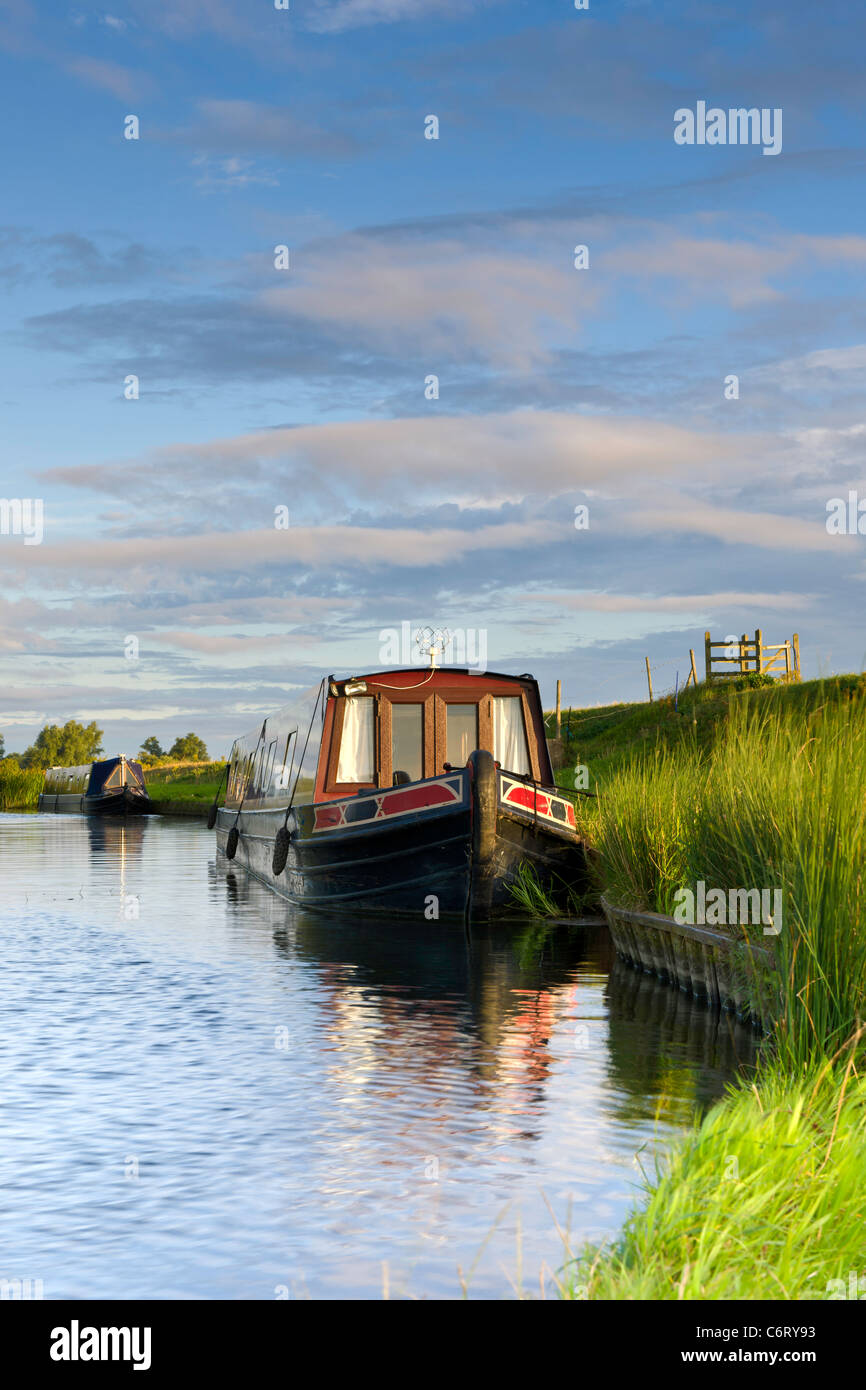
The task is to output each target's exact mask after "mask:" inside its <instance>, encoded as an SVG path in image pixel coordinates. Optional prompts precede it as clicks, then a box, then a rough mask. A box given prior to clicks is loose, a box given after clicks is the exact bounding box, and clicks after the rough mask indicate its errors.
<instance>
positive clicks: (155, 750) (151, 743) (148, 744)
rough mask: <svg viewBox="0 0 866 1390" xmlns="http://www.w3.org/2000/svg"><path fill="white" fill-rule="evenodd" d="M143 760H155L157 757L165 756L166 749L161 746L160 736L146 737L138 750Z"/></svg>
mask: <svg viewBox="0 0 866 1390" xmlns="http://www.w3.org/2000/svg"><path fill="white" fill-rule="evenodd" d="M138 753H139V757H140V758H141V760H142V762H154V761H155V760H156V759H157V758H164V757H165V751H164V750H163V749H162V748H160V746H159V739H158V738H153V737H152V736H151V738H146V739H145V740H144V742H143V743H142V745H141V747H140V748H139V750H138Z"/></svg>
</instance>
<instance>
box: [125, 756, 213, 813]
mask: <svg viewBox="0 0 866 1390" xmlns="http://www.w3.org/2000/svg"><path fill="white" fill-rule="evenodd" d="M224 768H225V763H224V762H210V763H170V764H165V763H163V764H162V765H160V766H159V767H152V768H147V767H146V768H145V769H144V780H145V782H146V783H147V789H148V791H149V792H150V795H151V797H152V798H153V800H154V801H202V802H208V803H209V802H211V801H213V799H214V797H215V796H216V794H217V791H218V789H219V784H220V779H221V777H222V774H223V769H224Z"/></svg>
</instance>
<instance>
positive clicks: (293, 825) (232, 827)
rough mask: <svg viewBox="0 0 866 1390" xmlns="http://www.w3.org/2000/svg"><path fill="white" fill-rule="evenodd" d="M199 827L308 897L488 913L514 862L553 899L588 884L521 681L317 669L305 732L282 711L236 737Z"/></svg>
mask: <svg viewBox="0 0 866 1390" xmlns="http://www.w3.org/2000/svg"><path fill="white" fill-rule="evenodd" d="M317 722H318V723H319V727H320V734H319V736H318V738H317V739H316V740H315V742H316V743H317V751H316V750H315V749H310V750H309V752H308V745H307V744H304V736H305V734H306V735H307V740H308V742H309V740H310V737H311V734H312V731H313V727H314V725H315V724H316V723H317ZM301 744H304V747H303V748H300V745H301ZM308 758H309V760H308ZM211 823H212V824H215V825H216V835H217V846H218V849H219V850H220V851H221V852H222V854H224V855H225V856H226V857H227V858H228V859H229V860H230V861H232V862H233V863H234V864H237V865H242V866H243V867H244V868H245V869H247V870H248V871H249V872H250V873H252V874H254V875H255V876H256V877H257V878H259V879H261V880H262V881H263V882H264V883H266V884H268V885H269V886H270V887H271V888H273V889H274V890H275V891H276V892H277V893H280V894H281V895H282V896H283V897H285V898H288V899H289V900H290V901H292V902H296V903H301V904H303V905H304V906H308V907H322V908H328V909H333V908H335V907H340V906H341V905H344V906H345V907H347V908H350V909H351V910H352V911H353V912H356V913H357V912H365V913H374V914H377V915H381V914H385V913H393V914H399V915H401V916H405V915H407V914H408V915H413V914H423V915H424V916H425V917H427V918H428V919H431V920H432V919H436V918H445V919H452V920H453V919H460V920H464V921H483V920H489V919H492V918H496V917H498V916H502V915H505V914H509V913H510V914H514V913H515V912H516V910H517V909H516V907H515V902H514V898H513V896H512V894H511V892H510V887H511V885H512V884H513V883H514V881H515V878H516V876H517V872H518V869H519V867H520V865H521V864H523V863H525V862H527V861H528V862H529V863H530V864H531V865H532V866H533V867H534V869H535V870H536V873H537V876H538V879H539V881H540V882H541V884H542V885H543V886H544V887H545V888H546V889H547V891H548V892H549V893H550V894H551V896H552V897H553V898H554V900H562V901H563V904H565V902H566V899H567V890H568V889H569V888H575V889H577V890H578V891H580V890H582V889H583V888H584V887H585V885H586V878H587V872H586V870H587V862H586V850H585V845H584V842H583V841H582V839H581V838H580V836H579V835H578V833H577V828H576V820H575V813H574V805H573V802H572V800H571V799H570V797H569V796H568V795H566V794H563V793H562V792H561V791H560V790H558V789H557V788H556V786H555V784H554V777H553V769H552V767H551V763H550V756H549V752H548V747H547V742H546V738H545V730H544V719H543V714H542V708H541V701H540V698H539V693H538V686H537V684H536V682H535V680H534V679H533V678H532V676H526V675H524V676H508V675H497V674H494V673H490V672H485V673H484V674H482V675H479V674H478V673H477V672H472V671H470V670H465V669H454V668H448V667H446V668H440V669H438V670H437V669H432V670H427V671H424V670H423V669H419V668H417V667H416V668H411V669H408V670H405V669H404V670H395V671H382V672H379V673H376V674H374V675H368V676H362V677H353V678H351V679H350V680H335V679H334V678H333V677H329V678H328V679H327V681H323V682H322V685H321V686H320V690H319V696H318V697H317V713H316V715H315V716H314V718H313V719H312V720H310V722H309V726H307V725H306V723H303V724H302V723H301V722H300V721H299V720H298V719H297V718H296V717H294V716H293V715H292V712H291V711H290V710H289V709H286V710H283V711H280V712H279V713H277V714H276V715H274V716H272V717H271V718H269V719H267V720H265V722H264V724H263V725H262V727H261V729H260V730H256V731H254V732H253V733H252V734H251V735H249V736H247V737H245V738H241V739H238V740H237V741H236V743H235V744H234V747H233V749H232V754H231V759H230V762H229V765H228V777H227V784H226V796H225V802H224V805H222V806H221V807H219V809H218V810H217V809H216V807H214V809H213V811H212V815H211Z"/></svg>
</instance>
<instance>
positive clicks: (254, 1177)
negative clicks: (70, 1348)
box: [0, 815, 755, 1299]
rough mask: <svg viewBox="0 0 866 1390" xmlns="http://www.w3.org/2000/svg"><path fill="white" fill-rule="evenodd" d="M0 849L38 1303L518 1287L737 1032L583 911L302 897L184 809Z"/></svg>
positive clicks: (9, 1228) (726, 1062)
mask: <svg viewBox="0 0 866 1390" xmlns="http://www.w3.org/2000/svg"><path fill="white" fill-rule="evenodd" d="M0 855H2V858H0V864H2V884H3V892H2V905H0V931H2V972H0V1006H2V1007H0V1018H2V1025H0V1026H2V1036H0V1277H5V1278H30V1279H42V1281H43V1286H44V1293H45V1297H46V1298H58V1297H70V1298H79V1297H80V1298H105V1297H109V1298H111V1297H141V1298H160V1297H167V1298H244V1299H249V1298H262V1299H272V1298H274V1297H275V1296H276V1290H277V1289H281V1290H283V1291H284V1292H283V1296H285V1291H287V1294H288V1296H289V1297H293V1298H295V1297H297V1298H304V1297H310V1296H312V1297H322V1296H337V1297H357V1296H362V1297H372V1298H379V1297H381V1296H382V1293H383V1288H384V1287H385V1286H386V1284H387V1288H388V1291H389V1293H390V1296H391V1297H399V1296H406V1295H410V1296H433V1297H449V1298H450V1297H457V1296H459V1295H460V1290H461V1285H460V1275H459V1271H460V1270H462V1271H463V1275H464V1277H465V1278H466V1280H467V1282H468V1285H469V1295H470V1296H472V1295H475V1296H494V1297H509V1296H510V1295H511V1291H512V1286H513V1285H514V1284H516V1283H517V1282H518V1281H519V1280H520V1279H521V1270H522V1281H523V1285H524V1287H525V1288H526V1289H527V1290H530V1291H531V1290H534V1291H535V1292H536V1293H537V1292H538V1291H539V1272H540V1271H541V1269H542V1267H543V1266H546V1268H547V1269H548V1270H549V1269H553V1270H559V1269H560V1267H561V1265H562V1263H563V1260H564V1258H565V1255H564V1248H563V1244H562V1241H561V1239H560V1237H559V1235H558V1234H557V1229H556V1224H555V1221H554V1217H555V1218H556V1222H558V1223H559V1225H560V1227H561V1228H562V1229H563V1231H566V1230H567V1231H568V1232H569V1233H570V1238H571V1240H572V1241H573V1242H576V1243H579V1241H580V1240H581V1239H582V1238H584V1237H590V1238H600V1237H601V1236H603V1235H607V1234H610V1233H612V1232H615V1231H616V1229H617V1228H618V1226H619V1225H620V1223H621V1221H622V1219H623V1217H624V1215H625V1213H626V1211H627V1209H628V1206H629V1205H630V1202H631V1200H632V1199H633V1197H634V1194H635V1191H636V1188H637V1185H638V1184H639V1182H640V1165H641V1164H642V1165H643V1166H644V1168H645V1169H646V1170H647V1171H651V1169H652V1166H653V1161H654V1157H653V1156H654V1153H656V1152H658V1151H659V1150H660V1149H662V1148H663V1147H664V1146H665V1145H666V1144H668V1143H670V1141H671V1138H672V1137H674V1136H676V1135H677V1134H678V1133H679V1132H680V1131H681V1130H682V1128H683V1127H684V1126H686V1125H688V1124H689V1123H690V1121H691V1118H692V1116H693V1115H694V1113H695V1110H696V1108H698V1107H701V1106H705V1105H706V1104H708V1103H709V1102H710V1101H712V1100H713V1099H714V1098H715V1097H716V1096H718V1095H719V1094H720V1093H721V1092H722V1090H723V1088H724V1085H725V1083H726V1081H727V1080H729V1079H730V1077H731V1076H732V1074H733V1071H734V1069H735V1068H736V1066H737V1065H738V1064H746V1065H747V1064H748V1063H749V1062H750V1061H751V1060H752V1059H753V1057H754V1048H755V1043H754V1039H753V1036H752V1034H751V1033H750V1032H748V1031H746V1030H744V1029H742V1028H740V1027H739V1025H737V1024H735V1023H733V1022H732V1021H731V1020H730V1019H729V1018H728V1017H726V1016H723V1017H722V1018H721V1019H718V1018H717V1016H715V1015H714V1014H712V1013H710V1012H708V1011H706V1010H703V1009H701V1008H700V1007H699V1006H697V1005H695V1004H693V1003H691V1002H690V1001H689V1000H687V999H686V997H685V996H684V995H681V994H679V993H677V992H676V991H675V990H670V989H668V988H666V987H664V986H661V985H657V984H655V983H654V982H653V981H651V980H649V979H648V978H647V977H644V976H638V975H636V974H635V973H634V972H632V971H630V970H628V969H627V968H625V967H623V966H621V965H618V964H615V963H614V961H613V958H612V955H611V952H610V947H609V944H608V941H607V938H606V934H605V933H604V932H602V931H599V930H597V929H595V930H592V931H586V930H574V929H572V930H570V931H569V930H567V929H562V928H556V929H547V931H546V933H545V932H544V931H539V929H538V928H536V929H534V930H533V929H529V928H524V929H521V928H513V927H509V928H508V929H502V928H499V929H497V930H496V931H488V932H484V933H478V934H475V935H474V936H473V938H472V939H471V940H468V939H467V937H466V935H465V934H464V933H463V931H462V930H460V929H453V928H447V927H442V926H440V924H437V923H418V922H415V923H409V924H406V925H405V926H398V925H395V924H385V923H383V924H381V925H380V924H378V923H372V924H369V923H359V922H356V921H355V920H353V918H352V916H351V915H343V916H340V917H334V918H333V919H329V918H323V917H321V916H318V915H315V916H314V915H312V914H301V913H298V912H296V911H294V910H293V909H291V908H290V907H288V906H287V905H286V904H284V903H282V902H281V901H280V900H279V899H278V898H276V897H275V896H274V895H273V894H272V893H270V892H269V891H268V890H267V889H266V888H264V887H262V886H261V885H258V884H256V883H254V882H250V881H248V880H247V879H245V877H244V876H243V871H242V870H238V871H237V875H236V877H235V878H230V879H228V880H227V879H226V877H225V874H223V873H220V872H218V871H217V868H216V864H215V859H214V842H213V835H212V833H210V832H208V831H207V830H206V829H205V827H204V824H203V823H184V822H182V821H167V820H162V819H161V818H153V819H151V820H142V821H138V822H135V821H130V822H129V823H128V824H127V825H123V824H122V823H119V822H109V821H107V820H100V819H98V818H97V819H91V818H85V817H78V816H50V815H48V816H12V815H4V816H0ZM548 1285H549V1288H550V1290H551V1291H552V1290H553V1287H554V1286H553V1285H552V1283H551V1281H550V1280H549V1278H548Z"/></svg>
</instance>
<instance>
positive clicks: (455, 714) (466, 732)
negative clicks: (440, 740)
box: [445, 705, 478, 767]
mask: <svg viewBox="0 0 866 1390" xmlns="http://www.w3.org/2000/svg"><path fill="white" fill-rule="evenodd" d="M445 710H446V721H447V722H446V726H445V732H446V743H445V746H446V748H447V749H448V757H447V761H448V762H449V763H450V764H451V766H452V767H463V765H464V763H465V762H466V761H467V760H468V758H469V754H470V753H474V752H475V749H476V748H477V747H478V706H477V705H446V706H445Z"/></svg>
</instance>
